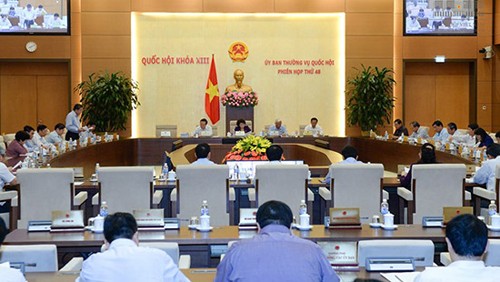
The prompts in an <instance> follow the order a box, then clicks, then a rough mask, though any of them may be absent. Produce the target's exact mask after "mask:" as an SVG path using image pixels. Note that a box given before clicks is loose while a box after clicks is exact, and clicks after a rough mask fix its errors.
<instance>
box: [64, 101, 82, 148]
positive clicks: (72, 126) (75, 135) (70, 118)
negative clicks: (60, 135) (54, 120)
mask: <svg viewBox="0 0 500 282" xmlns="http://www.w3.org/2000/svg"><path fill="white" fill-rule="evenodd" d="M82 113H83V106H82V105H81V104H75V106H73V110H72V111H71V112H69V113H68V115H66V128H67V129H68V131H67V132H66V141H69V140H70V139H72V140H78V139H80V132H82V131H85V129H84V128H83V127H82V126H81V123H80V115H81V114H82Z"/></svg>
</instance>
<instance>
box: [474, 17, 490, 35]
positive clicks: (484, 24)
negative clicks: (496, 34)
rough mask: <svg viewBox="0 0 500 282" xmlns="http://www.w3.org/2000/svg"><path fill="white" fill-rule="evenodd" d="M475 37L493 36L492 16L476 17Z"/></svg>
mask: <svg viewBox="0 0 500 282" xmlns="http://www.w3.org/2000/svg"><path fill="white" fill-rule="evenodd" d="M477 35H479V36H491V35H493V15H492V14H479V16H478V17H477Z"/></svg>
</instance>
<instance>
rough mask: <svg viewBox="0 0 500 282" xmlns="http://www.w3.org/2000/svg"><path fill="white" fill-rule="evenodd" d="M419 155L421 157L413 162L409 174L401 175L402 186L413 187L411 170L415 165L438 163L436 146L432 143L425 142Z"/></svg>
mask: <svg viewBox="0 0 500 282" xmlns="http://www.w3.org/2000/svg"><path fill="white" fill-rule="evenodd" d="M418 156H419V158H420V159H419V160H418V161H417V162H416V163H414V164H412V165H411V166H410V171H408V174H406V176H403V177H401V179H400V181H401V186H403V187H405V188H407V189H410V188H411V172H412V168H413V165H415V164H435V163H437V161H436V148H435V147H434V145H432V144H430V143H425V144H424V145H422V147H421V148H420V152H419V153H418Z"/></svg>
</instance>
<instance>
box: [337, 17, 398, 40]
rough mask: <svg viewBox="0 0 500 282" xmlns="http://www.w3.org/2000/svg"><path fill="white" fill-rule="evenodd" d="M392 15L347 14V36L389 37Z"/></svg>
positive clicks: (391, 29) (391, 27) (391, 31)
mask: <svg viewBox="0 0 500 282" xmlns="http://www.w3.org/2000/svg"><path fill="white" fill-rule="evenodd" d="M392 18H393V14H392V13H377V14H375V13H373V14H369V13H348V14H347V15H346V29H347V30H348V34H349V35H368V36H374V35H390V36H392V33H393V26H392V24H391V23H392Z"/></svg>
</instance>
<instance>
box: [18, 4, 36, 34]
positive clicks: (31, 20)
mask: <svg viewBox="0 0 500 282" xmlns="http://www.w3.org/2000/svg"><path fill="white" fill-rule="evenodd" d="M21 15H22V18H23V19H24V27H25V28H31V26H32V25H33V24H35V18H36V12H35V10H34V9H33V6H32V5H31V4H28V5H26V8H25V9H24V10H23V12H22V14H21Z"/></svg>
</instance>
